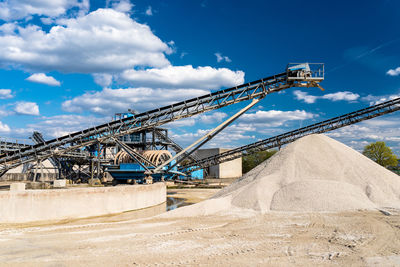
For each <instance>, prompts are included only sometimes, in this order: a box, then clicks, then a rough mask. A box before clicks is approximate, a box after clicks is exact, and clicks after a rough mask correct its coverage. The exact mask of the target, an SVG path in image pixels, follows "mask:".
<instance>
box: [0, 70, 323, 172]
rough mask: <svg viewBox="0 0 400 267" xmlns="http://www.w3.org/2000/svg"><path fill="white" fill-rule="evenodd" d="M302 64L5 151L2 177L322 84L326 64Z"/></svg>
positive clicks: (0, 159)
mask: <svg viewBox="0 0 400 267" xmlns="http://www.w3.org/2000/svg"><path fill="white" fill-rule="evenodd" d="M303 65H304V66H306V69H305V68H301V67H300V68H298V67H297V66H298V65H296V66H294V67H295V68H294V67H293V66H291V67H289V68H287V69H286V71H285V72H282V73H279V74H276V75H273V76H270V77H266V78H263V79H260V80H257V81H253V82H249V83H245V84H242V85H240V86H235V87H232V88H229V89H222V90H218V91H216V92H213V93H210V94H207V95H203V96H200V97H196V98H192V99H188V100H186V101H182V102H178V103H175V104H172V105H169V106H165V107H160V108H157V109H153V110H150V111H146V112H143V113H140V114H136V115H135V116H132V117H128V118H124V119H120V120H116V121H111V122H109V123H105V124H101V125H98V126H95V127H92V128H88V129H85V130H82V131H78V132H75V133H71V134H68V135H65V136H62V137H59V138H55V139H52V140H48V141H46V142H42V143H39V144H35V145H33V146H29V147H26V148H22V149H19V150H18V151H5V152H4V153H2V154H1V155H0V176H1V175H2V174H3V173H5V172H6V171H7V170H8V169H10V168H14V167H16V166H19V165H21V164H24V163H27V162H31V161H40V160H43V159H46V158H49V157H52V156H57V155H58V154H59V153H60V152H61V151H62V153H67V152H68V151H72V150H74V149H76V148H79V147H84V146H88V145H91V144H94V143H97V142H104V141H106V140H108V139H109V138H111V137H118V136H123V135H126V134H130V133H133V132H136V131H140V130H143V129H146V128H151V127H155V126H159V125H162V124H165V123H168V122H171V121H174V120H178V119H182V118H187V117H191V116H194V115H197V114H200V113H203V112H206V111H210V110H215V109H219V108H222V107H225V106H228V105H232V104H235V103H239V102H242V101H246V100H250V99H253V98H259V97H264V96H266V95H268V94H271V93H275V92H279V91H281V90H284V89H287V88H290V87H319V82H321V81H322V80H323V79H324V68H323V67H324V65H323V64H320V63H315V64H311V63H310V64H309V63H304V64H303ZM60 148H62V149H60Z"/></svg>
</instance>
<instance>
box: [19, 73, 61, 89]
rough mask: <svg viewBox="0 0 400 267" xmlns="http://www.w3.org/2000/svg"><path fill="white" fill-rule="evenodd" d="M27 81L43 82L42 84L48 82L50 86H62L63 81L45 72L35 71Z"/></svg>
mask: <svg viewBox="0 0 400 267" xmlns="http://www.w3.org/2000/svg"><path fill="white" fill-rule="evenodd" d="M26 80H27V81H30V82H34V83H42V84H47V85H50V86H60V85H61V83H60V82H59V81H57V80H56V79H54V77H52V76H47V75H46V74H44V73H34V74H32V75H31V76H29V77H28V78H26Z"/></svg>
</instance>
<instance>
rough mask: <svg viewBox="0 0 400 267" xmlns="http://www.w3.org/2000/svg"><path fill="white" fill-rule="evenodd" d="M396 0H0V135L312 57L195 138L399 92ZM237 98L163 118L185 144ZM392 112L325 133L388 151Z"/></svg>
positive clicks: (78, 122) (168, 99)
mask: <svg viewBox="0 0 400 267" xmlns="http://www.w3.org/2000/svg"><path fill="white" fill-rule="evenodd" d="M399 17H400V2H398V1H394V0H392V1H388V0H386V1H251V0H250V1H222V0H221V1H217V0H199V1H196V0H192V1H184V0H181V1H178V0H168V1H166V0H165V1H128V0H123V1H87V0H69V1H67V0H58V1H54V0H43V1H28V0H19V1H13V0H9V1H0V136H1V137H3V138H8V139H27V138H28V137H29V136H30V134H31V133H32V131H33V130H39V131H41V132H42V133H43V134H44V135H45V137H46V138H53V137H56V136H60V135H64V134H66V133H68V132H73V131H77V130H80V129H84V128H86V127H89V126H94V125H96V124H98V123H101V122H105V121H107V120H110V119H111V118H112V116H113V114H114V113H115V112H124V111H126V110H127V109H128V108H133V109H136V110H138V111H145V110H147V109H151V108H154V107H158V106H163V105H166V104H170V103H173V102H176V101H179V100H184V99H186V98H191V97H194V96H198V95H203V94H206V93H208V92H210V91H213V90H217V89H220V88H224V87H230V86H233V85H237V84H241V83H243V82H248V81H252V80H255V79H259V78H262V77H267V76H269V75H273V74H276V73H280V72H282V71H284V69H285V67H286V64H287V63H289V62H323V63H325V69H326V71H327V73H326V78H325V81H324V82H323V83H322V86H323V87H324V88H325V89H326V91H325V92H322V91H320V90H319V89H316V88H309V89H298V88H291V89H288V90H286V91H285V92H284V93H282V94H275V95H270V96H268V97H267V98H265V99H264V100H263V101H261V103H260V104H258V105H257V106H256V107H254V108H253V109H251V110H250V111H249V112H248V113H247V114H246V115H244V116H243V117H242V118H241V119H239V120H238V121H237V122H236V123H235V124H234V125H232V126H231V127H229V128H228V129H226V130H225V131H223V132H222V133H221V134H220V135H219V136H217V137H216V138H215V140H213V141H212V142H211V143H210V144H209V146H221V147H236V146H239V145H243V144H247V143H251V142H255V141H257V140H259V139H263V138H267V137H270V136H273V135H276V134H280V133H283V132H286V131H288V130H292V129H296V128H298V127H300V126H305V125H307V124H310V123H314V122H317V121H321V120H324V119H328V118H331V117H333V116H337V115H340V114H343V113H347V112H351V111H353V110H356V109H360V108H363V107H366V106H368V105H371V104H373V103H377V102H379V101H384V100H387V99H390V98H393V97H396V96H400V68H399V67H400V53H399V46H400V27H399V20H398V18H399ZM244 105H245V103H242V104H237V105H234V106H231V107H227V108H224V109H221V110H218V111H215V112H211V113H205V114H203V115H200V116H196V117H194V118H189V119H185V120H182V121H178V122H175V123H172V124H170V125H168V127H169V128H170V129H171V135H172V136H173V137H174V138H175V140H176V141H177V142H178V143H181V144H183V145H187V144H189V143H190V142H191V141H194V140H195V139H196V138H198V137H200V136H201V135H202V134H204V133H206V132H207V131H208V130H210V129H212V128H213V127H215V126H216V125H217V124H218V123H220V122H221V121H222V120H223V119H225V118H227V117H228V116H229V115H232V114H234V113H235V112H236V111H237V110H239V109H240V108H241V107H243V106H244ZM399 116H400V114H392V115H387V116H384V117H381V118H376V119H373V120H370V121H368V122H364V123H361V124H358V125H354V126H350V127H347V128H343V129H339V130H336V131H334V132H331V133H329V135H330V136H331V137H334V138H336V139H337V140H339V141H342V142H344V143H346V144H347V145H350V146H352V147H354V148H356V149H358V150H360V149H362V147H363V146H364V145H365V144H367V143H368V142H372V141H377V140H383V141H386V142H387V143H388V144H389V145H390V146H391V147H392V148H393V149H394V150H395V151H396V152H397V153H399V154H400V131H399V127H400V122H399Z"/></svg>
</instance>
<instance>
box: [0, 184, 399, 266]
mask: <svg viewBox="0 0 400 267" xmlns="http://www.w3.org/2000/svg"><path fill="white" fill-rule="evenodd" d="M188 190H191V189H184V190H183V191H182V190H180V192H175V195H176V196H183V195H186V197H187V198H188V199H192V200H193V199H198V200H199V199H203V198H206V197H208V195H210V194H211V192H210V191H209V190H208V189H207V190H205V191H199V192H194V191H191V192H192V193H190V192H188ZM195 190H203V189H195ZM134 216H136V215H133V214H129V213H125V214H119V215H114V216H108V217H100V218H93V219H86V220H79V221H74V222H63V223H59V224H52V225H49V224H48V225H40V226H39V225H36V226H35V225H29V226H28V225H21V226H6V225H0V265H1V266H10V265H12V266H55V265H56V266H96V265H97V266H117V265H118V266H121V265H122V266H135V265H137V266H172V265H174V266H175V265H176V266H289V265H303V266H309V265H311V264H318V265H337V266H344V265H346V266H350V265H351V266H399V265H400V212H397V211H392V215H391V216H385V215H383V214H382V213H380V212H378V211H368V212H367V211H357V212H340V213H288V212H270V213H267V214H264V215H262V214H254V213H249V214H236V215H227V216H205V217H194V218H178V219H172V218H157V217H152V218H147V219H135V217H134Z"/></svg>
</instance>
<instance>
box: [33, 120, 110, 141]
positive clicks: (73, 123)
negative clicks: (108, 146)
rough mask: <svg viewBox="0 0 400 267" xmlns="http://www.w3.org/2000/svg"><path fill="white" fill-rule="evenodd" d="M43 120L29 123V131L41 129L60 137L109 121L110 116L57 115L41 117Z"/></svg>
mask: <svg viewBox="0 0 400 267" xmlns="http://www.w3.org/2000/svg"><path fill="white" fill-rule="evenodd" d="M40 119H41V121H40V122H37V123H31V124H28V125H27V128H28V129H29V132H33V131H39V132H41V133H43V134H44V135H45V136H48V137H59V136H63V135H66V134H69V133H72V132H76V131H80V130H83V129H86V128H89V127H93V126H96V125H99V124H101V123H105V122H107V121H109V120H110V119H111V118H110V117H108V118H107V117H100V118H99V117H94V116H80V115H57V116H51V117H41V118H40Z"/></svg>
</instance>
